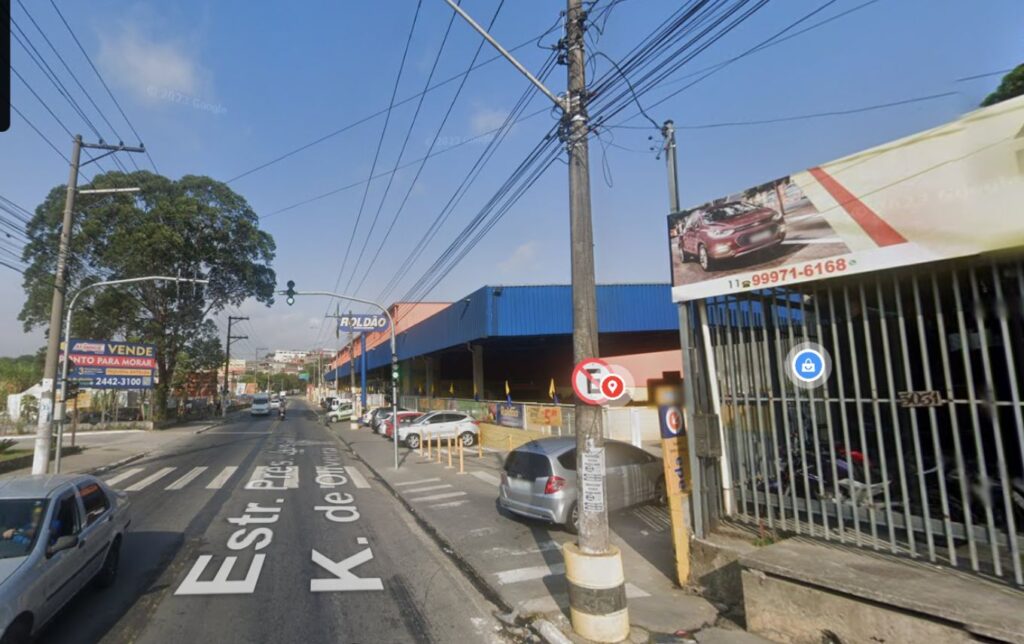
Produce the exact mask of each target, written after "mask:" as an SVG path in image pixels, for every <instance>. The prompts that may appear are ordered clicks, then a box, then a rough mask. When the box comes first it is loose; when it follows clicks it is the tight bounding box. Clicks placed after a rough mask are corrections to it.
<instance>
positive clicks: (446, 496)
mask: <svg viewBox="0 0 1024 644" xmlns="http://www.w3.org/2000/svg"><path fill="white" fill-rule="evenodd" d="M465 495H466V493H465V492H447V493H445V494H431V495H429V496H421V497H418V498H415V499H409V500H410V501H413V502H419V501H440V500H441V499H452V498H455V497H457V496H465Z"/></svg>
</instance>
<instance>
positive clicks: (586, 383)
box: [572, 358, 625, 405]
mask: <svg viewBox="0 0 1024 644" xmlns="http://www.w3.org/2000/svg"><path fill="white" fill-rule="evenodd" d="M610 375H612V369H611V367H609V366H608V363H607V362H605V361H604V360H601V359H600V358H587V359H586V360H581V361H580V363H579V364H578V365H576V368H575V369H573V370H572V390H573V391H574V392H576V397H577V398H579V399H580V401H582V402H584V403H586V404H588V405H603V404H605V403H606V402H608V397H607V396H606V395H605V393H604V392H603V391H602V390H601V383H602V382H603V381H604V379H605V378H607V377H608V376H610ZM620 384H621V379H620ZM621 388H622V389H625V387H621ZM620 395H621V394H620Z"/></svg>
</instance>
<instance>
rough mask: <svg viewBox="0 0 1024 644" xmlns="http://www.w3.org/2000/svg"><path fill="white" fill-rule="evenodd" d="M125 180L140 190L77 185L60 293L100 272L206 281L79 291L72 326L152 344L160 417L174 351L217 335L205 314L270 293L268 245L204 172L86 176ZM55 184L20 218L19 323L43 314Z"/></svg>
mask: <svg viewBox="0 0 1024 644" xmlns="http://www.w3.org/2000/svg"><path fill="white" fill-rule="evenodd" d="M125 186H137V187H139V188H140V191H139V192H138V193H122V194H114V195H110V194H107V195H82V196H80V197H79V199H78V200H77V201H76V214H75V224H74V228H73V231H72V241H71V253H70V256H69V258H68V274H67V283H68V293H74V292H76V291H78V290H79V289H80V288H81V287H82V286H84V285H86V284H90V283H93V282H96V281H99V280H102V279H120V278H127V277H141V276H144V275H180V276H187V277H197V278H205V279H208V280H210V283H209V284H208V285H191V284H177V283H159V282H144V283H140V284H136V285H127V286H121V287H109V288H105V289H96V290H94V291H90V292H88V293H87V294H85V295H83V296H82V297H81V298H79V304H78V305H77V306H76V311H75V317H74V321H73V328H72V335H73V336H75V337H96V338H115V337H123V338H125V339H126V340H129V341H143V342H151V343H153V344H155V345H156V347H157V374H158V377H159V382H158V385H157V387H156V391H155V396H154V398H155V400H154V413H155V416H156V418H157V419H162V418H164V417H166V414H167V397H168V392H169V390H170V387H171V384H172V377H173V375H174V374H175V372H176V371H177V368H178V360H179V357H180V356H181V355H182V352H184V353H185V354H187V355H188V356H190V357H192V358H193V359H195V358H198V357H199V356H206V352H207V351H209V348H210V347H211V346H212V343H213V342H214V341H215V340H216V337H217V333H216V327H215V325H214V324H213V323H212V322H211V321H210V320H209V319H208V318H207V316H208V315H210V314H211V313H217V312H220V311H222V310H223V309H224V308H225V307H228V306H238V305H240V304H241V303H242V302H243V301H244V300H246V299H247V298H250V297H253V298H255V299H256V300H257V301H259V302H263V303H265V304H267V305H268V306H269V305H270V304H272V303H273V294H274V285H275V282H276V277H275V275H274V271H273V269H271V267H270V262H271V261H272V260H273V258H274V250H275V246H274V240H273V238H272V237H271V236H270V235H269V234H267V233H266V232H264V231H261V230H260V229H259V219H258V217H257V216H256V213H255V212H254V211H253V210H252V208H251V207H250V206H249V204H248V203H247V202H246V201H245V199H244V198H242V197H241V196H240V195H238V194H236V193H235V192H234V191H232V190H231V189H230V188H229V187H228V186H226V185H225V184H223V183H220V182H218V181H214V180H213V179H210V178H209V177H200V176H184V177H182V178H181V179H178V180H177V181H174V180H171V179H168V178H167V177H162V176H159V175H155V174H151V173H149V172H135V173H131V174H123V173H119V172H110V173H107V174H103V175H99V176H97V177H95V178H94V180H93V182H92V183H91V184H90V187H93V188H114V187H125ZM64 191H65V188H64V186H57V187H55V188H53V189H52V190H51V191H50V193H49V195H47V197H46V199H45V200H44V201H43V203H42V204H40V205H39V207H37V208H36V212H35V216H34V217H33V218H32V221H31V222H30V223H29V225H28V229H27V232H28V235H29V242H28V244H27V245H26V246H25V251H24V259H25V261H26V263H28V264H29V267H28V269H27V270H26V271H25V279H24V288H25V293H26V296H27V297H26V301H25V305H24V306H23V308H22V310H21V313H20V314H19V316H18V317H19V319H20V320H21V321H22V322H23V323H24V326H25V329H26V330H30V329H32V328H34V327H39V326H43V325H45V324H47V322H48V321H49V316H50V298H51V296H52V284H53V273H54V271H55V269H56V251H55V249H56V248H57V242H58V238H59V235H60V224H61V217H62V212H63V207H64Z"/></svg>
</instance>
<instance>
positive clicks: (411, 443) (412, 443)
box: [405, 434, 420, 449]
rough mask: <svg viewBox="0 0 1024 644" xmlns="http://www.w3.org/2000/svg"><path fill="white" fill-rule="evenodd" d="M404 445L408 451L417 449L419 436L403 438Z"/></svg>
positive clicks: (412, 435)
mask: <svg viewBox="0 0 1024 644" xmlns="http://www.w3.org/2000/svg"><path fill="white" fill-rule="evenodd" d="M405 444H406V445H407V446H408V447H409V449H417V448H418V447H419V446H420V435H419V434H409V435H408V436H406V437H405Z"/></svg>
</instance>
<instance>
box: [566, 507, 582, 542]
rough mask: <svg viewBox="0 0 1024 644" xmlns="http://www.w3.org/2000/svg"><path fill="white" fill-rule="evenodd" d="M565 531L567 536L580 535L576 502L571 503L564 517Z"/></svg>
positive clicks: (578, 508)
mask: <svg viewBox="0 0 1024 644" xmlns="http://www.w3.org/2000/svg"><path fill="white" fill-rule="evenodd" d="M565 531H566V532H568V533H569V534H579V533H580V506H579V504H578V503H576V502H573V504H572V507H571V508H569V513H568V514H567V515H566V522H565Z"/></svg>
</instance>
